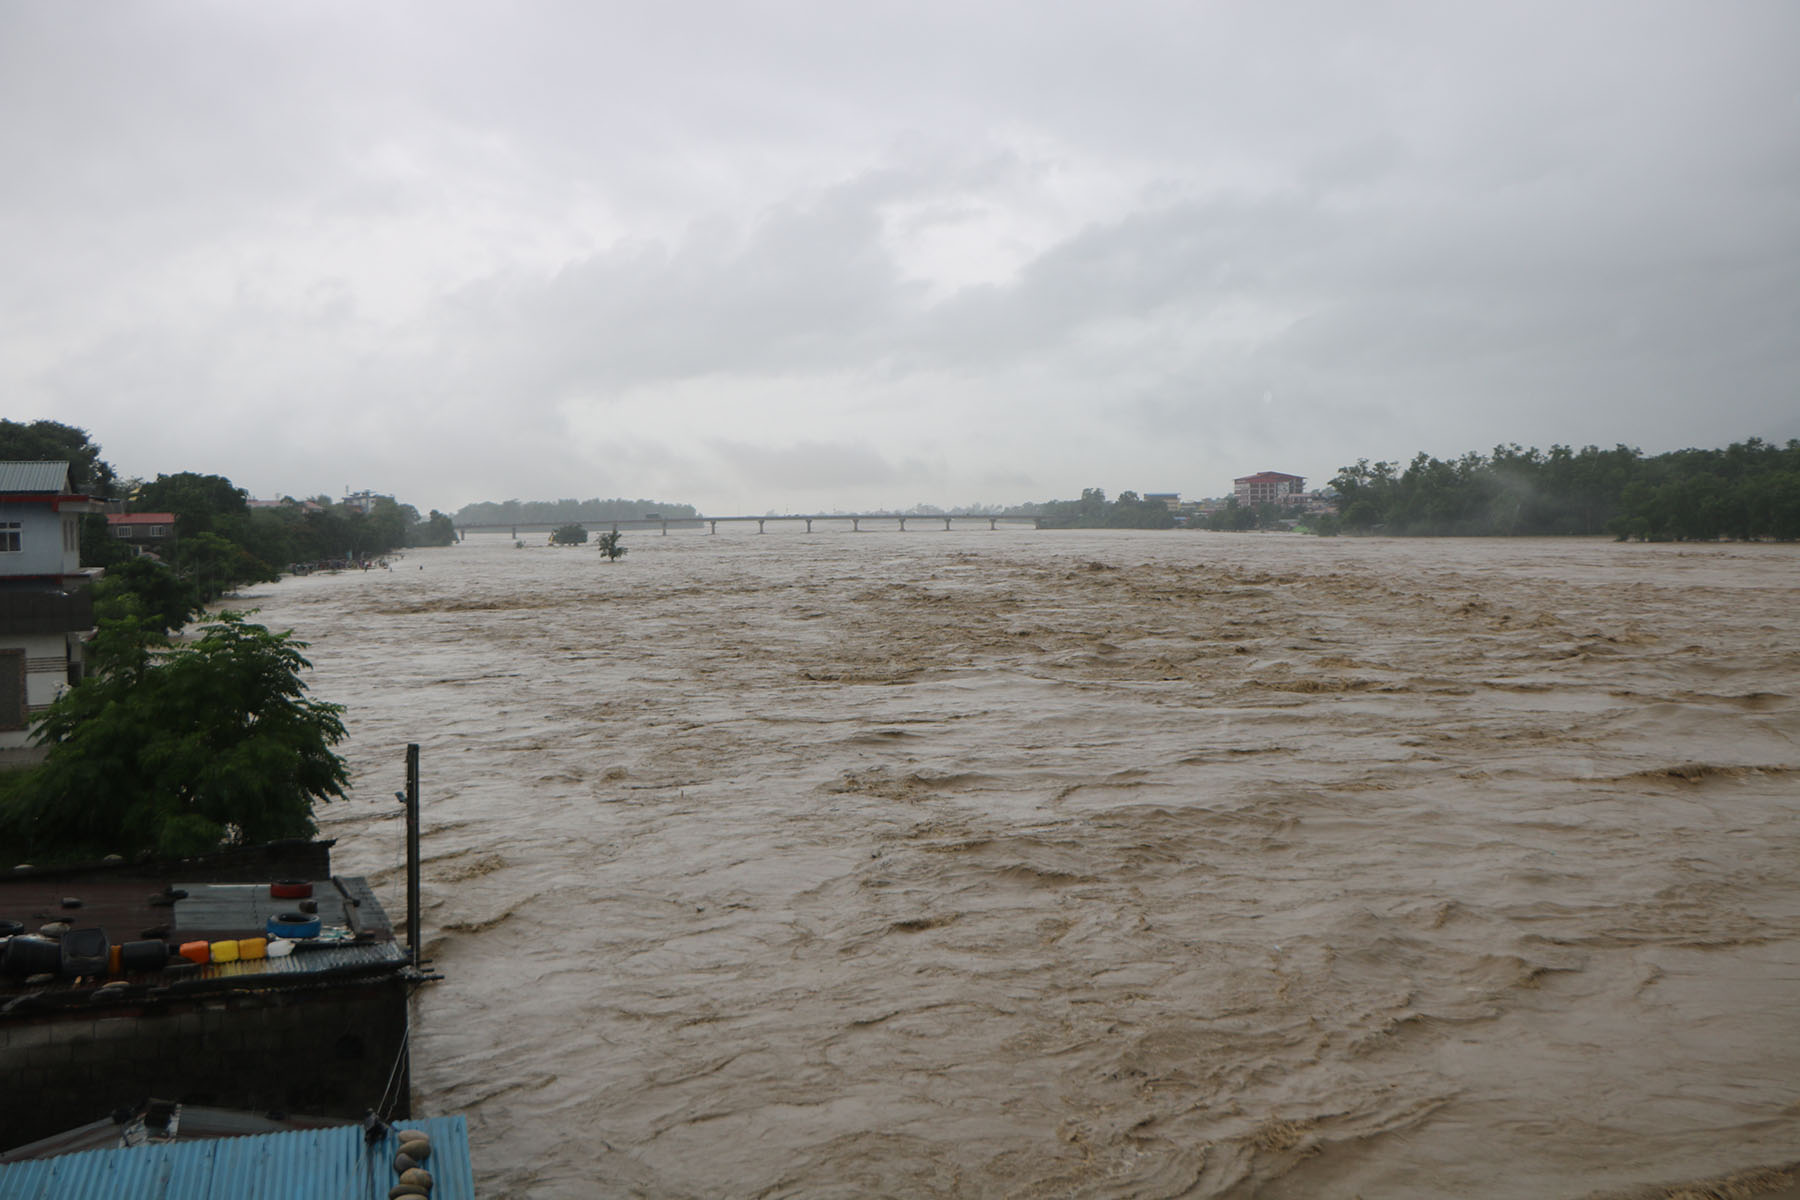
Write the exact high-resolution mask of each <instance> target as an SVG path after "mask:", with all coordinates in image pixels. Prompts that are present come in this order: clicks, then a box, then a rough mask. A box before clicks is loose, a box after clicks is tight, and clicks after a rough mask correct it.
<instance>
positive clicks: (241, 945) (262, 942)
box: [238, 938, 269, 961]
mask: <svg viewBox="0 0 1800 1200" xmlns="http://www.w3.org/2000/svg"><path fill="white" fill-rule="evenodd" d="M268 956H269V939H268V938H239V939H238V957H239V958H241V959H244V960H245V961H248V960H250V959H253V958H267V957H268Z"/></svg>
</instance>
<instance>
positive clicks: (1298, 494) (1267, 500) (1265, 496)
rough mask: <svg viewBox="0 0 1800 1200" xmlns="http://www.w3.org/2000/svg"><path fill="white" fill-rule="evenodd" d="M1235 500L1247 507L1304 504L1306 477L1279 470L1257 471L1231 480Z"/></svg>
mask: <svg viewBox="0 0 1800 1200" xmlns="http://www.w3.org/2000/svg"><path fill="white" fill-rule="evenodd" d="M1231 483H1232V493H1233V494H1234V495H1236V496H1237V501H1238V503H1239V504H1242V505H1244V506H1246V507H1249V508H1254V507H1256V506H1257V505H1259V504H1304V503H1305V502H1306V477H1305V476H1303V475H1284V474H1282V473H1281V472H1280V471H1258V472H1257V473H1256V474H1254V475H1243V476H1240V477H1239V478H1237V479H1234V480H1232V481H1231Z"/></svg>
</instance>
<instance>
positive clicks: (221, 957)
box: [212, 938, 238, 963]
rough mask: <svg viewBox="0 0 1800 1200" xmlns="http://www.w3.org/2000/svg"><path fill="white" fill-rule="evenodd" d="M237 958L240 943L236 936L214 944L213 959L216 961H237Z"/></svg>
mask: <svg viewBox="0 0 1800 1200" xmlns="http://www.w3.org/2000/svg"><path fill="white" fill-rule="evenodd" d="M237 959H238V944H237V939H236V938H231V939H230V940H228V941H223V942H214V943H213V944H212V960H213V961H214V962H216V963H222V962H236V961H237Z"/></svg>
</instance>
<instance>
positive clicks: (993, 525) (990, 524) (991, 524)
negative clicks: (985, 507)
mask: <svg viewBox="0 0 1800 1200" xmlns="http://www.w3.org/2000/svg"><path fill="white" fill-rule="evenodd" d="M988 528H989V529H998V528H1000V522H999V521H996V520H995V519H994V518H993V517H989V518H988Z"/></svg>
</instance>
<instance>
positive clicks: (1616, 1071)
mask: <svg viewBox="0 0 1800 1200" xmlns="http://www.w3.org/2000/svg"><path fill="white" fill-rule="evenodd" d="M532 540H534V541H538V542H541V541H542V540H543V535H542V534H535V535H532ZM625 544H626V546H627V547H628V548H629V554H628V556H627V557H626V558H625V559H623V560H622V561H620V562H618V563H616V564H610V565H609V564H608V563H606V562H605V560H604V559H603V558H602V556H600V555H599V554H598V553H596V552H594V551H593V550H591V549H583V550H552V549H548V548H544V547H541V546H539V547H536V548H531V549H525V550H520V549H516V548H514V546H513V543H512V541H511V540H510V539H504V538H493V539H486V540H483V539H480V538H472V539H471V540H470V541H469V542H467V543H465V544H463V545H461V546H457V547H453V548H450V549H445V550H430V551H419V552H414V553H413V554H411V555H410V556H409V557H407V558H405V559H402V560H398V561H397V562H396V564H395V565H394V569H393V570H391V571H371V572H368V573H365V574H348V575H337V576H314V577H309V578H295V579H290V580H286V581H284V582H282V583H280V584H276V585H271V586H267V587H264V588H262V589H259V590H258V591H257V592H256V593H254V594H252V595H250V596H247V597H245V598H243V603H245V604H248V605H256V606H259V607H260V609H261V616H260V618H258V619H259V620H262V621H263V622H265V623H267V624H269V625H271V626H273V627H276V628H293V629H294V630H296V631H297V633H298V635H299V636H300V637H301V638H304V639H305V640H307V641H309V642H310V643H311V644H312V645H311V650H310V651H309V654H310V656H311V658H312V659H313V662H314V664H315V667H316V670H315V672H314V674H313V685H314V691H315V694H317V695H318V696H320V697H321V698H324V699H328V700H334V701H338V702H341V703H344V704H346V705H347V706H348V709H349V711H348V714H347V718H346V719H347V721H348V723H349V726H350V729H351V731H352V739H351V741H350V742H349V743H348V745H347V747H346V749H347V752H348V754H349V757H350V758H351V760H352V764H353V767H354V770H355V775H356V781H357V789H356V792H355V793H354V795H353V797H352V798H351V799H350V800H349V801H347V802H344V803H337V804H333V805H331V806H329V808H327V809H326V810H324V812H323V814H322V815H323V821H322V826H323V832H324V834H325V835H326V836H331V837H336V838H338V839H339V842H338V847H337V850H336V858H335V862H336V864H337V867H338V869H339V870H340V871H341V872H343V873H346V874H366V875H369V876H370V877H371V878H372V879H373V880H374V881H375V883H376V885H377V888H378V890H379V891H380V892H381V894H382V896H383V898H384V902H385V903H386V904H387V905H388V906H389V908H390V911H391V912H392V913H393V914H394V916H395V918H396V920H398V918H399V914H400V913H401V911H402V908H403V902H404V895H403V894H404V888H403V878H402V876H403V872H402V869H401V863H402V861H403V850H402V824H401V821H400V816H399V811H400V810H399V806H398V805H397V804H396V803H395V802H394V800H393V793H394V791H395V790H397V789H398V788H400V787H401V786H402V784H403V762H402V759H403V753H404V746H405V744H406V743H407V742H418V743H420V744H421V746H422V747H423V768H422V776H423V791H424V798H425V838H424V858H425V882H424V897H425V906H426V910H425V914H424V916H425V923H426V936H427V943H428V949H429V953H430V955H431V957H432V958H433V960H434V961H435V963H436V966H437V969H438V970H440V971H441V972H442V973H443V974H444V975H445V976H446V978H445V980H444V981H443V982H441V983H437V984H434V985H431V986H430V987H428V988H427V989H426V990H424V991H423V992H422V993H421V994H420V995H419V997H418V998H417V1000H416V1002H415V1004H416V1007H415V1019H416V1029H415V1053H416V1065H415V1074H414V1081H415V1100H416V1104H417V1106H418V1108H419V1109H420V1111H423V1112H426V1113H432V1114H445V1113H455V1112H460V1113H465V1114H467V1116H468V1118H469V1121H470V1128H471V1134H472V1140H473V1143H474V1149H475V1156H476V1170H477V1178H478V1180H479V1181H480V1182H481V1183H482V1186H483V1195H484V1196H507V1197H519V1198H523V1197H590V1196H646V1197H659V1198H660V1197H694V1198H703V1197H740V1196H741V1197H752V1196H754V1197H776V1196H783V1197H786V1196H793V1197H860V1196H970V1197H1013V1196H1017V1197H1051V1196H1077V1197H1114V1196H1117V1197H1140V1196H1141V1197H1158V1196H1235V1197H1249V1196H1256V1197H1345V1198H1349V1197H1353V1196H1362V1197H1365V1198H1366V1200H1376V1198H1377V1197H1380V1198H1383V1200H1392V1198H1395V1197H1421V1198H1422V1197H1434V1198H1435V1197H1444V1196H1479V1197H1534V1198H1535V1197H1571V1198H1573V1197H1581V1196H1587V1195H1590V1194H1592V1193H1596V1192H1599V1193H1605V1194H1609V1195H1610V1194H1612V1193H1615V1192H1618V1193H1622V1194H1636V1193H1633V1192H1632V1191H1631V1189H1634V1188H1638V1187H1640V1186H1643V1185H1649V1184H1655V1183H1667V1182H1669V1181H1677V1180H1696V1179H1702V1178H1716V1177H1719V1176H1724V1175H1727V1174H1729V1173H1732V1172H1740V1173H1742V1172H1746V1171H1748V1170H1749V1169H1750V1168H1756V1167H1766V1166H1778V1165H1780V1164H1784V1163H1792V1162H1793V1161H1794V1160H1796V1159H1800V821H1796V816H1797V815H1800V796H1797V793H1800V787H1797V782H1800V745H1797V744H1796V743H1797V739H1800V698H1797V694H1796V693H1797V691H1800V602H1797V598H1800V587H1797V585H1800V553H1797V552H1796V550H1795V549H1794V548H1793V547H1779V546H1757V545H1751V546H1731V545H1722V546H1712V545H1707V546H1639V545H1618V544H1614V543H1611V542H1604V541H1585V540H1584V541H1500V540H1492V541H1474V540H1470V541H1460V540H1458V541H1389V540H1380V539H1336V540H1320V539H1310V538H1303V537H1298V536H1259V535H1236V536H1234V535H1215V534H1190V533H1180V532H1173V533H1139V532H1057V533H1052V532H1033V531H1028V530H1021V529H1011V530H1009V529H1001V530H998V531H995V532H989V531H988V530H986V529H982V530H980V531H979V532H977V531H973V530H971V531H968V532H963V531H956V532H950V533H945V532H942V531H922V530H919V529H918V528H916V527H915V528H914V529H913V530H910V531H908V532H906V533H904V534H902V533H897V532H892V531H884V532H867V531H865V532H863V533H860V534H852V533H850V532H848V531H847V530H846V531H841V532H840V531H837V530H827V529H825V528H823V527H820V530H819V531H817V532H814V533H813V534H811V535H807V534H804V533H801V532H799V531H798V530H797V529H794V530H790V529H785V528H779V527H771V532H770V533H768V534H767V535H763V536H758V535H756V534H755V533H754V532H752V531H747V530H743V529H732V530H729V531H722V532H721V533H720V534H719V535H717V536H708V535H706V534H705V533H704V532H681V533H676V534H671V535H669V536H667V537H659V536H655V535H653V534H627V536H626V539H625ZM1731 1186H1733V1187H1736V1188H1739V1189H1740V1190H1738V1191H1735V1192H1718V1193H1701V1192H1693V1193H1690V1194H1693V1195H1702V1194H1705V1195H1712V1194H1726V1195H1733V1196H1738V1195H1741V1196H1746V1197H1748V1196H1756V1195H1777V1194H1780V1195H1788V1194H1790V1193H1789V1192H1787V1191H1784V1190H1782V1189H1781V1185H1780V1182H1779V1180H1778V1179H1777V1177H1776V1176H1775V1175H1773V1174H1768V1173H1764V1174H1761V1175H1757V1174H1740V1177H1739V1179H1738V1180H1737V1181H1736V1182H1735V1183H1734V1184H1732V1185H1731ZM1644 1194H1647V1195H1650V1194H1653V1195H1662V1194H1664V1192H1663V1191H1662V1190H1660V1189H1659V1190H1657V1191H1654V1192H1648V1193H1644Z"/></svg>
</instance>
